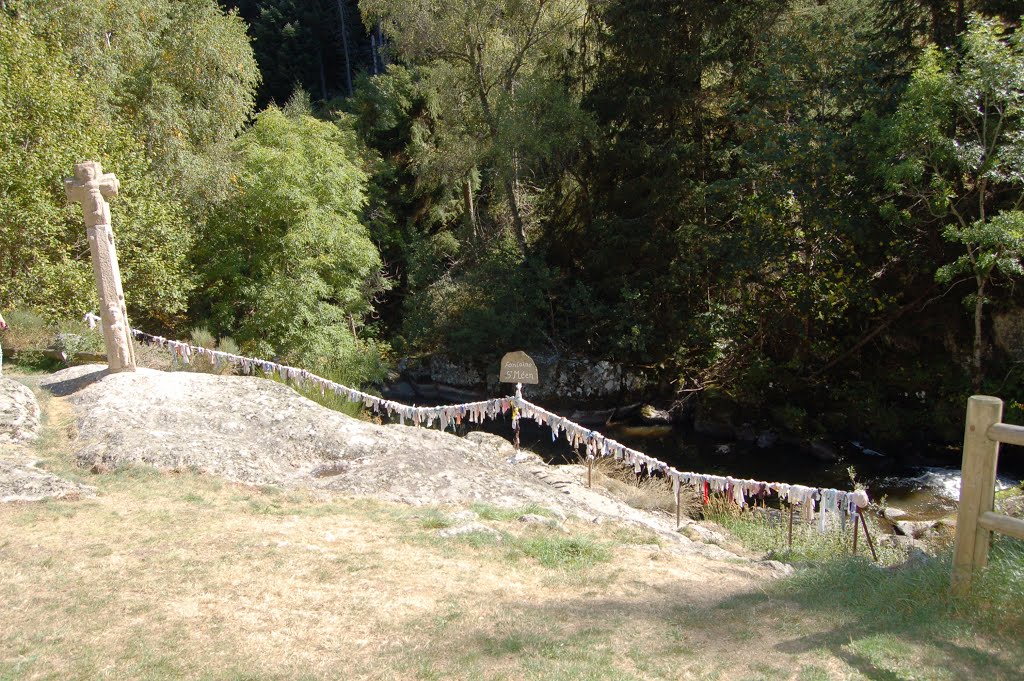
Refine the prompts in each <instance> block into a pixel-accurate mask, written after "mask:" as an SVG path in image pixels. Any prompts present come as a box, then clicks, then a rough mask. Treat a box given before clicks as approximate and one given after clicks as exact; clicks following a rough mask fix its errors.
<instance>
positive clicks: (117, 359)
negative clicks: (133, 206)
mask: <svg viewBox="0 0 1024 681" xmlns="http://www.w3.org/2000/svg"><path fill="white" fill-rule="evenodd" d="M120 186H121V183H120V182H118V181H117V178H116V177H114V175H113V174H111V173H106V174H104V173H103V167H102V166H101V165H100V164H99V162H98V161H86V162H85V163H79V164H76V165H75V176H74V177H71V178H68V179H66V180H64V191H65V192H67V195H68V200H70V201H74V202H76V203H80V204H82V213H83V214H84V215H85V229H86V232H87V233H88V235H89V250H90V251H91V252H92V269H93V273H94V274H95V275H96V291H97V293H99V297H100V317H101V318H102V319H103V340H104V342H105V343H106V346H107V363H108V365H109V366H110V370H111V371H112V372H118V371H135V347H134V346H133V344H132V338H131V331H130V329H131V327H129V326H128V310H127V308H125V304H124V289H122V288H121V269H120V268H119V267H118V265H117V251H116V250H115V248H114V230H113V229H111V227H110V205H109V204H108V203H107V201H106V199H107V197H110V196H117V191H118V189H119V188H120Z"/></svg>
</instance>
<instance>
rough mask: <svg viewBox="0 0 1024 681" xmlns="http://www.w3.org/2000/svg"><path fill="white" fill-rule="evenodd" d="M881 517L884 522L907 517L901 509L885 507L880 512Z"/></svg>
mask: <svg viewBox="0 0 1024 681" xmlns="http://www.w3.org/2000/svg"><path fill="white" fill-rule="evenodd" d="M882 516H883V517H884V518H885V519H886V520H889V521H896V520H899V519H900V518H905V517H906V516H907V512H906V511H904V510H903V509H901V508H896V507H895V506H886V507H885V508H884V509H883V510H882Z"/></svg>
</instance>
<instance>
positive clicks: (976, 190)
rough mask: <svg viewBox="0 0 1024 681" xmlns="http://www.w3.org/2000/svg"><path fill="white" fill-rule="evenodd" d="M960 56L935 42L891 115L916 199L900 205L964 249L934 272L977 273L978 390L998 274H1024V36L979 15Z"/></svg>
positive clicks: (907, 215) (907, 217)
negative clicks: (986, 308) (991, 297)
mask: <svg viewBox="0 0 1024 681" xmlns="http://www.w3.org/2000/svg"><path fill="white" fill-rule="evenodd" d="M962 46H963V47H962V50H963V51H962V54H957V53H955V52H947V53H943V52H940V51H939V50H938V49H936V48H935V47H930V48H928V49H926V50H925V52H924V53H923V54H922V55H921V58H920V61H919V63H918V66H917V69H916V70H915V71H914V74H913V77H912V79H911V81H910V84H909V86H908V87H907V90H906V93H905V94H904V95H903V98H902V100H901V101H900V105H899V109H898V110H897V111H896V113H895V114H894V116H893V117H892V119H891V121H890V124H889V127H888V131H887V133H888V134H887V138H888V142H889V145H890V148H891V150H892V152H893V162H892V164H891V165H890V166H889V167H887V168H885V169H884V174H885V176H886V178H887V180H888V182H889V185H890V187H891V189H893V190H895V191H897V192H899V193H900V194H901V195H902V196H903V197H905V198H906V199H907V200H909V201H910V203H909V204H908V205H904V206H903V207H902V210H900V211H898V212H896V210H897V206H896V204H895V202H894V203H893V204H891V206H890V212H892V213H894V214H895V216H896V217H897V218H899V219H900V220H901V221H902V222H903V223H904V224H910V225H917V226H918V229H920V230H921V231H922V232H926V231H928V230H935V229H938V230H939V231H941V234H942V236H943V237H944V238H945V239H946V240H947V241H949V242H950V243H953V244H958V245H959V246H960V248H961V249H962V250H961V252H960V255H959V256H958V257H956V259H955V260H953V262H949V263H946V264H945V265H943V266H942V267H940V268H939V269H938V271H937V272H936V278H937V279H938V280H939V281H940V282H942V283H947V284H948V283H950V281H951V280H952V279H953V278H954V277H956V276H957V275H958V274H962V273H963V274H967V275H968V276H970V277H971V278H972V279H973V280H974V284H975V286H974V292H973V294H972V295H971V296H970V298H969V300H968V303H969V304H970V305H971V306H972V307H973V313H974V343H973V352H972V358H971V360H972V361H971V364H972V379H973V387H974V389H975V390H976V391H977V390H980V388H981V381H982V378H983V376H984V372H983V367H982V356H983V345H984V334H983V319H984V305H985V303H986V301H987V300H988V296H989V295H990V292H991V288H992V286H993V285H994V284H995V283H996V281H997V278H998V277H999V276H1000V275H1006V276H1017V275H1020V274H1022V273H1024V270H1022V267H1021V258H1022V256H1024V212H1022V210H1021V208H1022V207H1024V117H1022V116H1024V42H1022V37H1021V34H1020V33H1019V32H1017V33H1015V34H1014V35H1012V36H1010V37H1007V35H1006V31H1005V28H1004V26H1003V25H1002V23H1001V22H1000V21H999V20H996V19H985V18H982V17H980V16H977V15H975V16H973V17H972V18H971V20H970V22H969V28H968V31H967V33H966V34H965V35H964V36H963V38H962Z"/></svg>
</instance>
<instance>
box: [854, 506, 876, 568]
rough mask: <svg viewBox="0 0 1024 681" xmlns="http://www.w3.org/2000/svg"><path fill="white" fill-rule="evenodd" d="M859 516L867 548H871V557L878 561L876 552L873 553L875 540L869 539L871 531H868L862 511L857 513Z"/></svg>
mask: <svg viewBox="0 0 1024 681" xmlns="http://www.w3.org/2000/svg"><path fill="white" fill-rule="evenodd" d="M858 515H859V516H860V524H861V525H863V526H864V538H865V539H867V540H868V548H869V549H871V557H872V558H874V559H875V562H876V563H877V562H878V554H877V553H875V542H873V541H871V533H870V532H868V521H867V520H865V519H864V514H863V513H858Z"/></svg>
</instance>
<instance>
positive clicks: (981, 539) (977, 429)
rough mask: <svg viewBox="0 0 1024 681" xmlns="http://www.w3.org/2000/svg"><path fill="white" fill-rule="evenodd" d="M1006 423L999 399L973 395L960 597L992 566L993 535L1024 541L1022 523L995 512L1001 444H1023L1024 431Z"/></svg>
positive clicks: (958, 567) (956, 580)
mask: <svg viewBox="0 0 1024 681" xmlns="http://www.w3.org/2000/svg"><path fill="white" fill-rule="evenodd" d="M1002 418H1003V401H1002V400H1001V399H999V398H998V397H989V396H987V395H975V396H973V397H971V398H970V399H969V400H968V401H967V421H966V424H965V426H964V458H963V464H962V466H961V482H960V510H959V512H958V513H957V519H956V545H955V547H954V549H953V577H952V587H953V593H955V594H957V595H961V596H962V595H965V594H966V593H967V592H969V591H970V588H971V581H972V580H973V578H974V573H975V572H976V571H978V570H980V569H981V568H983V567H985V565H986V563H988V548H989V544H990V543H991V541H992V533H993V532H999V533H1001V534H1006V535H1009V536H1011V537H1016V538H1017V539H1024V520H1019V519H1017V518H1011V517H1009V516H1005V515H999V514H998V513H993V508H994V507H995V486H996V465H997V463H998V461H999V443H1000V442H1006V443H1008V444H1015V445H1024V427H1022V426H1014V425H1010V424H1008V423H1001V421H1002Z"/></svg>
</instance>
